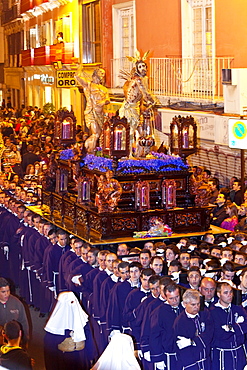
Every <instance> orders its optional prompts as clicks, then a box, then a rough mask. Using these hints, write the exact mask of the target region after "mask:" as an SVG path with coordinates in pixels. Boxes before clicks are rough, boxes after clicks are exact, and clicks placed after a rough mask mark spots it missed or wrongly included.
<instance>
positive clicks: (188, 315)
mask: <svg viewBox="0 0 247 370" xmlns="http://www.w3.org/2000/svg"><path fill="white" fill-rule="evenodd" d="M185 313H186V316H187V317H188V318H189V319H194V318H195V317H197V316H198V313H197V314H196V315H192V314H191V313H189V312H187V311H186V310H185Z"/></svg>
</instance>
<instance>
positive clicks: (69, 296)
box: [44, 292, 95, 370]
mask: <svg viewBox="0 0 247 370" xmlns="http://www.w3.org/2000/svg"><path fill="white" fill-rule="evenodd" d="M44 329H45V331H46V334H45V337H44V357H45V366H46V370H68V369H73V370H89V369H90V367H91V360H93V358H94V356H95V345H94V342H93V339H92V335H91V331H90V327H89V324H88V315H87V314H86V313H85V312H84V311H83V309H82V307H81V306H80V304H79V302H78V300H77V298H76V296H75V295H74V293H73V292H62V293H60V294H59V296H58V299H57V303H56V306H55V308H54V310H53V312H52V314H51V316H50V318H49V320H48V322H47V324H46V326H45V328H44Z"/></svg>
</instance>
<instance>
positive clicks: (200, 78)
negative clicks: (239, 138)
mask: <svg viewBox="0 0 247 370" xmlns="http://www.w3.org/2000/svg"><path fill="white" fill-rule="evenodd" d="M232 61H233V58H231V57H222V58H150V67H149V73H148V75H149V88H150V90H151V91H152V92H153V94H155V95H157V96H158V98H159V99H160V101H162V98H166V99H170V98H171V99H176V100H178V99H179V100H188V99H189V100H192V101H202V102H216V101H222V100H223V87H222V81H221V70H222V68H231V62H232ZM132 66H133V65H132V64H131V63H130V62H129V61H128V60H127V59H126V58H121V59H113V60H112V88H118V87H121V86H123V83H124V81H123V80H122V81H121V80H120V78H119V76H118V75H119V71H120V70H121V69H123V70H125V71H126V72H130V71H131V68H132Z"/></svg>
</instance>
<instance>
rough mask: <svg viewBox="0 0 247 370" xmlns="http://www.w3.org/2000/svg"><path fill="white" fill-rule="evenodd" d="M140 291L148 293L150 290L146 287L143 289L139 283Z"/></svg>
mask: <svg viewBox="0 0 247 370" xmlns="http://www.w3.org/2000/svg"><path fill="white" fill-rule="evenodd" d="M140 291H141V292H143V293H146V294H147V293H150V290H146V289H144V288H143V287H142V285H141V287H140Z"/></svg>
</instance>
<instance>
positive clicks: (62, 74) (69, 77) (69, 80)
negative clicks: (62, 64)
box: [56, 70, 76, 87]
mask: <svg viewBox="0 0 247 370" xmlns="http://www.w3.org/2000/svg"><path fill="white" fill-rule="evenodd" d="M56 73H57V87H74V86H76V80H75V73H76V71H68V70H64V71H63V70H59V71H56Z"/></svg>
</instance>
